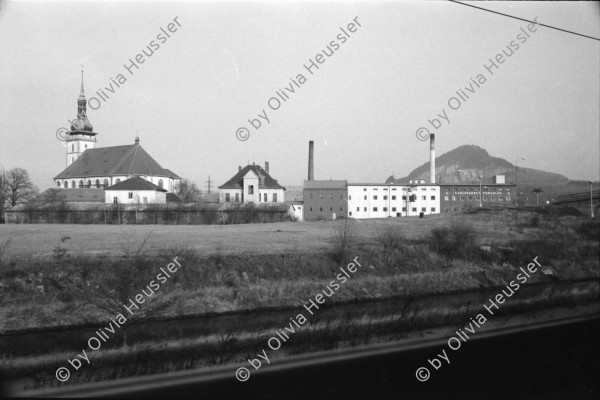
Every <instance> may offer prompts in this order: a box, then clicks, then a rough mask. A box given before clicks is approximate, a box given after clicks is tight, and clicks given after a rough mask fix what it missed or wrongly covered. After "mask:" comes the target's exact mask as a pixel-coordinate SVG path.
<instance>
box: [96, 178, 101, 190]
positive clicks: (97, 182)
mask: <svg viewBox="0 0 600 400" xmlns="http://www.w3.org/2000/svg"><path fill="white" fill-rule="evenodd" d="M96 187H97V188H99V187H100V179H96Z"/></svg>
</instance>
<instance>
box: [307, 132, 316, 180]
mask: <svg viewBox="0 0 600 400" xmlns="http://www.w3.org/2000/svg"><path fill="white" fill-rule="evenodd" d="M308 180H309V181H314V180H315V142H313V141H312V140H311V141H309V142H308Z"/></svg>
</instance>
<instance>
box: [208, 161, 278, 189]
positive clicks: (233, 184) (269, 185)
mask: <svg viewBox="0 0 600 400" xmlns="http://www.w3.org/2000/svg"><path fill="white" fill-rule="evenodd" d="M248 171H252V172H254V173H255V174H256V175H257V176H258V182H259V185H258V187H259V189H283V190H285V188H284V187H283V186H281V185H280V184H279V183H277V180H276V179H273V178H272V177H271V175H269V174H268V173H267V171H265V170H264V169H263V168H262V167H261V166H260V165H246V166H245V167H244V168H242V169H241V170H239V171H238V173H237V174H235V175H234V176H233V178H231V179H230V180H228V181H227V182H225V183H224V184H223V185H221V186H219V189H243V188H244V176H246V174H247V173H248Z"/></svg>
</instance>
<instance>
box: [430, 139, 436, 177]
mask: <svg viewBox="0 0 600 400" xmlns="http://www.w3.org/2000/svg"><path fill="white" fill-rule="evenodd" d="M429 180H430V182H429V183H435V133H432V134H430V135H429Z"/></svg>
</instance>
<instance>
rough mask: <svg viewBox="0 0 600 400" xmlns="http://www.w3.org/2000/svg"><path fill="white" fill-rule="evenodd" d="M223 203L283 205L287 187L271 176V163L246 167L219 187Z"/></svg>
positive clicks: (240, 168) (239, 169)
mask: <svg viewBox="0 0 600 400" xmlns="http://www.w3.org/2000/svg"><path fill="white" fill-rule="evenodd" d="M219 189H220V191H221V192H220V200H221V203H256V204H258V203H283V202H285V190H286V189H285V187H283V186H281V185H280V184H279V183H278V182H277V180H276V179H274V178H273V177H272V176H271V175H270V174H269V163H268V162H266V163H265V168H262V167H261V166H260V165H256V164H254V163H253V164H252V165H246V166H245V167H244V168H242V167H241V166H240V167H239V168H238V172H237V174H235V175H234V176H233V177H232V178H231V179H229V180H228V181H227V182H225V183H224V184H223V185H221V186H219Z"/></svg>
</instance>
